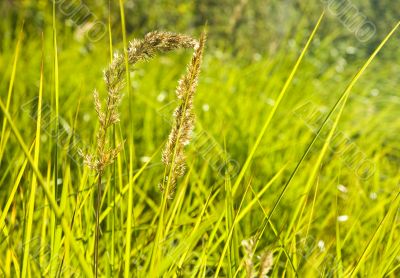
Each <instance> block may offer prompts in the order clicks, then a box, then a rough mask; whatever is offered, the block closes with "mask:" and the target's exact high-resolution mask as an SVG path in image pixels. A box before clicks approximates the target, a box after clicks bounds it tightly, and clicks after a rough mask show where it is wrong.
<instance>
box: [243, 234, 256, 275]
mask: <svg viewBox="0 0 400 278" xmlns="http://www.w3.org/2000/svg"><path fill="white" fill-rule="evenodd" d="M254 244H255V243H254V240H253V239H252V238H250V239H244V240H242V246H243V249H244V267H245V269H246V277H247V278H252V277H253V276H254V265H253V257H254Z"/></svg>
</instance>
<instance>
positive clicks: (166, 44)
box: [81, 31, 205, 277]
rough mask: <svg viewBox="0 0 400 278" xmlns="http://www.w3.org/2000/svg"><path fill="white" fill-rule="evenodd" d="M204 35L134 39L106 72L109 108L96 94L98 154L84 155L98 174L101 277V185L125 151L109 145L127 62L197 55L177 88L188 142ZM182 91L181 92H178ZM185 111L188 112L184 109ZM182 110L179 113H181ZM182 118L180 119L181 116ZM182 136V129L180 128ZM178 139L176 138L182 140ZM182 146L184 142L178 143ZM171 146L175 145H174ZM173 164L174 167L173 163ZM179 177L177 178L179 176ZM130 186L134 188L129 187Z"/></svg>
mask: <svg viewBox="0 0 400 278" xmlns="http://www.w3.org/2000/svg"><path fill="white" fill-rule="evenodd" d="M204 42H205V35H202V39H201V41H200V43H198V42H197V41H196V40H195V39H193V38H191V37H189V36H185V35H181V34H174V33H169V32H157V31H156V32H151V33H148V34H147V35H146V36H145V37H144V38H143V39H141V40H140V39H136V40H133V41H132V42H131V43H130V45H129V48H128V49H127V51H126V54H125V56H124V55H120V54H118V53H117V54H115V56H114V60H113V61H112V63H111V64H110V66H109V67H108V69H107V70H106V71H105V73H104V80H105V84H106V89H107V98H106V100H105V102H106V105H105V107H104V108H103V105H102V101H101V100H100V96H99V93H98V92H97V90H95V91H94V93H93V96H94V104H95V109H96V113H97V116H98V120H99V124H100V128H99V130H98V132H97V146H96V153H95V154H83V153H82V152H81V154H82V156H83V158H84V163H85V164H86V165H87V166H89V168H91V169H92V170H94V171H96V173H97V204H96V231H95V246H94V249H95V250H94V265H93V267H94V272H95V275H96V277H97V276H98V242H99V230H100V229H99V225H100V222H99V221H100V202H101V183H102V177H103V174H104V171H105V169H106V167H107V166H108V165H110V164H112V163H113V161H114V160H115V159H116V157H117V156H118V154H119V152H120V151H121V149H122V145H123V144H122V143H121V144H120V145H118V146H117V147H113V146H110V145H111V144H110V143H109V142H108V140H107V137H108V132H109V128H110V127H113V126H114V125H115V124H116V123H117V122H119V111H118V107H119V103H120V101H121V94H120V92H121V90H122V89H123V88H124V85H125V82H124V74H125V73H126V72H127V70H128V69H127V67H126V62H127V63H128V64H129V65H130V66H132V65H135V64H136V63H137V62H140V61H146V60H148V59H150V58H152V57H154V56H155V55H156V54H157V53H163V52H168V51H172V50H175V49H180V48H194V49H195V55H194V57H193V59H192V63H191V65H190V66H189V68H188V75H186V76H185V77H184V78H183V79H182V81H181V82H180V85H179V87H178V90H177V93H178V97H179V96H180V97H181V98H182V99H184V103H185V105H184V106H183V107H182V108H181V110H179V111H181V112H183V111H188V113H190V115H189V117H185V118H183V117H182V119H186V118H187V120H186V122H183V123H185V124H186V126H184V127H185V132H186V133H184V134H185V136H183V137H182V139H180V140H183V139H185V140H188V139H189V135H190V134H189V133H190V132H191V129H192V127H191V126H192V124H193V120H192V119H193V117H194V116H193V114H192V113H193V112H192V109H190V110H189V109H186V107H190V108H191V107H192V101H193V95H194V91H195V88H196V84H197V77H198V73H199V70H200V62H201V55H202V51H203V47H204ZM179 88H180V89H179ZM183 108H185V109H183ZM179 111H178V112H177V113H179ZM178 118H181V117H178ZM177 131H179V133H180V128H178V129H177ZM179 137H180V136H178V137H177V138H179ZM179 143H180V144H182V141H179ZM171 146H172V145H171ZM179 154H180V159H181V160H180V162H179V164H177V165H178V166H179V167H181V165H182V163H183V151H182V150H180V152H179ZM171 165H175V164H174V163H172V164H171ZM173 169H174V173H177V168H173ZM176 177H177V176H176ZM130 186H132V185H131V184H130Z"/></svg>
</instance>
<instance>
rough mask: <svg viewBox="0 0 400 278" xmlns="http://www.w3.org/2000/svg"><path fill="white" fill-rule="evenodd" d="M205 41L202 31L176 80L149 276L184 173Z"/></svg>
mask: <svg viewBox="0 0 400 278" xmlns="http://www.w3.org/2000/svg"><path fill="white" fill-rule="evenodd" d="M205 41H206V33H205V32H203V33H202V34H201V37H200V41H199V43H198V44H196V45H195V46H194V49H195V51H194V54H193V57H192V59H191V61H190V64H189V66H188V68H187V73H186V74H185V75H184V76H183V77H182V78H181V79H180V80H179V82H178V87H177V89H176V95H177V97H178V99H179V100H180V103H179V105H178V107H177V108H176V110H175V112H174V118H175V121H174V124H173V126H172V130H171V133H170V135H169V137H168V141H167V143H166V146H165V149H164V150H163V153H162V161H163V163H164V164H165V170H164V177H163V180H162V182H161V184H160V189H161V191H163V196H162V199H161V208H160V216H159V220H158V226H157V232H156V237H155V241H154V245H153V250H152V258H151V264H150V271H151V272H152V273H153V271H156V270H157V269H158V267H157V265H158V262H159V259H160V257H161V253H160V252H161V249H160V248H159V247H160V246H159V245H160V244H161V242H162V240H163V238H164V214H165V211H166V207H167V200H168V199H169V198H172V195H173V192H174V190H175V185H176V182H177V179H178V178H179V177H181V176H183V174H184V172H185V154H184V148H185V146H186V145H187V144H189V142H190V139H191V135H192V131H193V127H194V113H193V99H194V95H195V92H196V88H197V83H198V77H199V74H200V66H201V62H202V56H203V51H204V46H205ZM154 274H155V273H153V275H154Z"/></svg>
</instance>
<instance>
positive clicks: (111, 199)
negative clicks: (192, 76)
mask: <svg viewBox="0 0 400 278" xmlns="http://www.w3.org/2000/svg"><path fill="white" fill-rule="evenodd" d="M120 2H121V3H122V2H123V1H120ZM112 5H116V7H118V8H120V10H118V11H119V12H118V13H115V12H114V13H110V14H107V15H106V18H109V21H108V22H107V21H105V23H106V26H107V25H108V33H106V34H105V36H104V38H103V39H102V40H100V41H99V42H95V43H90V42H87V41H85V39H83V40H78V39H76V36H74V33H73V31H71V30H69V29H68V28H67V27H66V26H64V24H62V23H61V22H59V19H58V17H57V12H58V11H57V7H54V14H53V13H52V12H53V11H52V8H53V5H52V4H51V2H49V3H48V4H42V5H41V6H40V5H39V6H38V8H39V9H43V11H42V12H43V14H44V15H45V19H44V22H45V24H44V25H43V26H41V29H42V30H41V31H43V40H42V35H41V32H37V33H35V32H32V30H37V27H35V26H34V23H31V22H25V23H24V25H23V27H21V26H22V20H23V12H22V11H21V18H20V21H21V24H19V25H18V26H17V27H16V28H15V29H13V30H9V32H10V34H9V35H7V36H10V39H9V41H10V43H8V44H6V43H5V42H4V44H2V46H1V51H0V65H1V66H0V73H1V76H2V77H1V80H3V81H2V82H1V83H0V100H1V102H0V107H1V111H0V121H1V123H2V132H1V144H0V161H1V164H0V228H1V231H0V277H3V276H5V277H19V276H22V277H40V276H51V277H54V276H61V277H71V276H92V275H94V274H95V270H94V269H93V256H94V252H95V231H96V217H95V216H96V207H97V205H96V203H97V195H96V194H97V184H96V182H97V180H96V176H95V174H94V173H93V172H91V171H90V170H89V169H87V168H86V167H84V166H83V163H82V159H81V158H80V157H79V155H77V148H78V147H79V148H81V149H83V150H86V149H89V150H93V149H94V148H95V144H96V138H95V134H96V131H97V129H98V124H97V119H96V114H95V111H94V108H93V99H92V93H91V92H92V90H93V88H97V89H99V90H100V91H102V90H103V91H104V88H103V81H102V69H103V68H105V67H106V66H107V64H108V63H109V62H110V57H111V58H112V52H113V50H116V49H123V47H124V45H126V44H127V41H128V40H129V39H131V38H133V37H134V35H133V34H130V33H129V32H128V31H127V30H125V27H124V26H125V22H124V16H122V15H124V9H123V7H122V6H119V5H117V3H113V4H112ZM105 9H106V10H107V5H106V6H105ZM126 16H127V15H126V14H125V17H126ZM113 17H116V19H118V17H119V18H121V20H120V22H119V24H111V21H112V20H113V21H115V19H112V18H113ZM318 18H319V15H318V14H310V16H309V21H310V22H312V24H310V25H314V26H315V28H314V29H313V28H310V29H307V30H304V32H303V33H301V34H297V35H296V36H295V38H293V39H295V41H296V44H295V45H296V46H293V44H288V43H287V41H286V40H285V39H282V41H281V46H282V47H281V49H279V50H278V51H277V52H276V53H274V54H273V55H262V56H261V57H259V56H258V55H255V58H254V59H253V60H248V59H247V58H246V59H245V58H241V57H240V56H234V55H231V52H230V49H229V48H226V49H224V50H221V49H218V48H216V47H215V46H210V47H207V49H206V52H205V57H204V63H203V67H202V73H201V76H200V82H199V87H198V91H197V94H196V99H195V108H196V128H195V135H194V138H193V140H192V143H191V144H189V145H188V146H187V153H188V155H187V171H186V174H185V176H184V177H183V178H181V179H179V181H178V184H177V189H176V194H175V197H174V199H172V200H168V201H167V202H166V205H165V208H163V209H161V205H162V193H161V192H160V191H159V189H158V184H159V182H160V180H161V179H162V177H163V171H164V167H163V165H162V164H161V162H160V161H161V154H160V153H161V152H160V150H161V149H162V146H163V145H164V143H165V139H166V138H167V136H168V132H169V130H170V127H171V123H170V120H171V115H172V111H173V109H174V107H175V106H176V105H175V103H171V102H172V101H174V99H175V96H174V90H175V87H176V82H177V80H178V79H179V78H180V76H181V75H182V74H183V73H184V71H185V64H186V63H187V60H188V57H189V55H191V53H190V52H189V51H188V52H184V51H182V52H179V53H175V54H168V55H164V56H162V57H159V58H156V59H154V60H152V61H150V62H149V63H146V64H139V65H138V67H137V68H136V69H135V71H133V72H131V73H130V74H129V75H127V76H126V79H127V85H128V86H127V89H125V91H124V93H125V96H124V98H123V101H122V103H121V121H120V123H119V124H118V125H117V126H116V127H115V129H114V130H113V132H112V136H110V137H112V138H110V140H112V142H113V144H114V145H117V144H119V143H120V142H121V141H122V140H124V139H125V140H126V141H125V144H124V151H123V152H122V153H121V154H120V155H119V157H118V159H117V160H116V161H115V163H114V164H113V166H112V167H110V168H109V169H108V170H107V171H106V173H105V174H104V177H103V179H102V190H101V191H102V195H101V199H100V207H99V209H100V218H99V225H100V226H99V227H100V235H99V246H98V249H99V250H98V252H99V264H98V275H99V276H100V277H103V276H104V277H119V276H125V277H148V275H149V273H151V274H152V275H154V276H157V275H159V276H164V277H179V276H183V277H213V276H215V275H218V277H246V273H245V271H244V265H243V258H244V253H243V248H242V247H241V241H242V240H243V239H248V238H250V237H254V238H255V240H256V245H257V250H256V255H260V254H261V253H262V252H263V250H266V249H267V250H271V251H272V252H273V254H274V265H273V269H272V271H271V272H270V276H271V277H282V276H288V277H296V276H299V277H319V276H323V277H325V276H327V277H331V276H333V277H346V276H353V277H384V276H387V277H397V276H398V275H399V274H400V269H399V266H400V262H399V255H400V254H399V252H400V244H399V236H400V232H399V219H398V206H399V198H398V197H397V196H398V192H399V187H398V183H399V178H400V176H399V171H398V169H399V161H400V151H399V148H398V145H399V144H398V134H399V131H400V121H399V118H400V117H399V115H400V114H399V111H400V110H399V108H400V102H399V101H398V86H399V78H398V76H400V75H399V74H400V68H399V66H398V65H399V60H393V59H392V58H391V59H388V57H393V53H389V52H388V51H387V49H394V48H393V45H395V44H398V43H399V35H398V34H399V33H398V31H396V30H395V28H396V27H397V26H398V25H396V26H390V27H388V28H387V29H386V30H378V31H379V32H380V34H379V36H380V37H381V38H385V39H383V40H382V44H381V45H376V46H375V47H374V49H372V50H369V53H370V54H368V55H360V56H351V55H349V54H346V53H339V54H338V55H339V56H340V57H342V58H335V59H336V60H335V59H333V60H332V59H324V57H330V56H329V55H330V54H329V53H332V49H333V48H334V45H332V44H330V42H331V41H332V40H333V37H335V36H339V35H340V32H339V31H337V32H336V33H332V34H325V33H324V32H320V29H321V28H326V26H329V25H334V20H335V19H333V18H331V17H322V16H321V18H320V20H318ZM11 20H12V19H11V18H5V19H4V23H2V25H1V28H2V29H1V30H2V31H3V30H5V29H6V28H8V26H10V23H7V22H8V21H11ZM19 23H20V22H19ZM317 27H318V28H317ZM35 28H36V29H35ZM121 28H122V29H121ZM21 30H22V31H21ZM170 31H175V30H173V26H171V30H170ZM198 31H199V32H200V30H198ZM188 32H193V34H191V35H194V36H196V35H198V34H199V32H197V31H193V30H188ZM209 32H210V33H212V32H213V30H212V29H211V27H209ZM391 32H392V33H391ZM11 34H12V35H11ZM5 35H6V34H5ZM209 43H210V42H209ZM346 43H348V44H349V45H357V47H358V48H359V49H360V51H361V50H362V49H363V47H365V46H364V45H363V44H361V43H359V42H357V41H356V38H353V39H349V40H348V41H346ZM210 44H211V45H212V42H211V43H210ZM290 45H292V46H290ZM389 46H391V47H389ZM366 51H367V50H366ZM338 59H346V61H347V63H346V64H345V65H346V66H345V67H344V68H340V67H339V68H338ZM42 63H43V67H42ZM377 92H379V94H377ZM304 107H306V113H303V112H302V111H304ZM307 109H310V111H308V110H307ZM315 109H317V110H318V109H319V110H318V111H320V112H319V113H320V114H319V117H315V116H314V117H308V116H309V112H315ZM57 134H58V136H57ZM339 135H341V136H344V137H343V138H345V139H343V138H342V140H341V141H340V142H341V143H342V144H338V140H339V139H340V138H339ZM346 146H352V148H354V150H356V151H357V152H358V153H359V155H361V154H362V155H363V156H365V158H366V159H368V161H369V162H370V163H371V165H373V167H374V168H373V171H371V172H370V174H371V175H370V176H368V177H367V178H365V177H364V178H363V177H362V175H361V174H362V173H360V172H357V169H354V167H353V165H354V164H355V163H354V160H353V161H351V158H352V153H350V152H346V151H345V147H346ZM229 159H231V160H232V161H233V160H234V161H236V162H237V165H238V166H239V167H238V169H235V171H231V172H227V173H225V172H223V173H222V174H221V173H219V171H220V166H221V165H223V164H224V163H225V162H226V161H227V160H229ZM349 161H350V162H349ZM236 162H235V163H236ZM356 162H357V160H356ZM234 165H236V164H234ZM236 170H237V171H236ZM160 213H162V224H163V227H162V232H160V234H159V237H160V236H161V237H162V240H161V241H160V242H161V243H159V245H157V246H156V247H157V248H156V252H157V253H156V254H155V253H154V250H155V248H154V243H155V241H156V237H157V229H158V227H159V221H160V218H161V216H160ZM157 242H158V241H157ZM154 256H155V258H153V257H154ZM152 260H154V262H152ZM254 263H255V264H256V268H257V267H258V261H257V259H255V261H254ZM154 265H157V269H151V268H152V266H154Z"/></svg>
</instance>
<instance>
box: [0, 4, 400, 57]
mask: <svg viewBox="0 0 400 278" xmlns="http://www.w3.org/2000/svg"><path fill="white" fill-rule="evenodd" d="M122 2H123V4H124V8H125V16H126V31H127V34H128V37H129V38H132V37H134V36H143V35H144V34H145V33H146V32H149V31H151V30H168V31H174V32H183V33H187V34H198V33H199V32H200V31H201V30H202V29H203V28H204V26H205V25H207V29H208V33H209V42H208V46H209V47H212V48H218V49H221V50H224V51H226V52H229V53H230V54H232V55H239V56H243V57H245V58H252V57H253V56H254V55H258V54H265V53H268V54H272V55H273V54H275V53H276V52H278V51H279V50H281V49H282V47H286V45H287V43H288V42H290V41H298V39H300V38H304V37H306V36H307V35H308V32H309V30H310V29H311V28H312V27H313V26H314V25H315V23H316V21H317V19H318V17H319V15H320V14H321V12H322V11H323V10H326V13H327V16H328V17H329V18H330V20H329V23H325V24H323V26H322V27H321V30H320V31H319V33H318V36H319V37H320V38H327V37H329V38H330V40H329V41H330V44H331V45H330V47H331V49H337V50H338V51H339V52H340V51H341V50H345V49H347V48H348V47H349V41H350V42H351V41H353V44H354V45H352V47H356V49H357V50H359V51H357V55H359V56H361V57H364V56H367V55H368V54H370V53H371V51H372V50H373V49H374V47H375V46H376V45H377V44H378V43H379V41H380V40H381V39H382V38H383V37H384V36H385V35H386V34H387V33H388V31H389V30H390V29H391V28H392V27H393V26H394V25H395V23H396V22H397V20H398V19H399V13H400V1H393V0H314V1H303V0H283V1H276V0H265V1H262V0H236V1H232V0H203V1H171V0H140V1H135V0H125V1H122ZM52 3H53V1H51V0H38V1H21V0H18V1H16V0H2V1H1V2H0V15H1V17H2V18H3V24H1V26H0V34H1V37H2V40H3V47H4V41H7V38H8V37H10V36H16V33H17V30H18V25H19V24H20V22H21V21H24V22H25V27H24V29H25V30H26V33H27V34H28V36H32V37H35V36H37V35H38V34H40V32H41V31H43V30H44V29H45V26H51V22H52V18H51V16H52ZM55 3H56V16H57V19H58V26H57V32H59V33H60V34H61V35H62V33H65V32H71V33H73V34H74V35H75V38H79V37H81V36H84V35H86V36H84V37H85V38H84V39H88V40H89V42H88V46H90V44H91V43H93V41H96V42H97V43H99V42H107V39H108V34H107V28H108V22H109V19H110V22H111V27H112V31H113V39H114V40H115V42H118V41H120V40H121V39H122V34H121V30H122V29H121V19H120V8H119V1H107V0H97V1H94V0H86V1H81V0H55ZM346 17H347V18H346ZM351 18H353V19H354V20H358V23H359V25H360V26H361V25H362V24H363V23H365V24H366V25H364V26H365V27H368V26H370V27H371V28H373V30H369V31H371V32H373V34H372V35H371V36H368V40H365V41H362V42H360V41H359V40H357V34H356V33H357V29H355V28H350V27H349V26H348V24H346V23H345V22H346V21H348V22H350V21H351V20H352V19H351ZM367 31H368V30H367ZM90 32H92V34H89V35H87V33H90ZM91 37H92V38H95V40H93V39H92V38H91ZM90 41H92V42H90ZM394 55H395V54H394Z"/></svg>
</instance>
